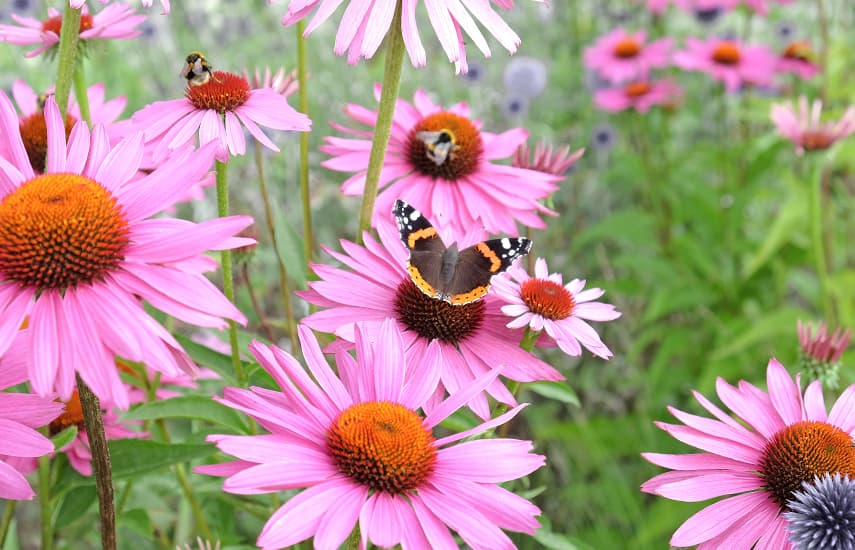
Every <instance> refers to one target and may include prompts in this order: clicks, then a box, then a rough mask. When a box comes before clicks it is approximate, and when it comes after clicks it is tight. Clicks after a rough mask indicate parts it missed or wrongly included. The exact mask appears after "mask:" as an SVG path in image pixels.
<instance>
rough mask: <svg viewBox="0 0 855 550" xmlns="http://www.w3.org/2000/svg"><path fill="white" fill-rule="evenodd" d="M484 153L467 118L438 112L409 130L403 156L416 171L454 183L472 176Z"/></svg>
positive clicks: (476, 130)
mask: <svg viewBox="0 0 855 550" xmlns="http://www.w3.org/2000/svg"><path fill="white" fill-rule="evenodd" d="M483 151H484V143H483V141H482V139H481V133H480V132H479V131H478V128H476V127H475V125H474V124H472V122H471V121H470V120H469V119H468V118H465V117H462V116H460V115H456V114H454V113H448V112H441V113H435V114H432V115H429V116H426V117H425V118H423V119H422V120H421V121H419V123H418V124H416V126H415V127H414V128H413V129H412V130H410V135H409V137H408V141H407V151H406V154H407V158H408V159H409V160H410V163H412V165H413V167H414V168H415V169H416V171H417V172H420V173H422V174H425V175H426V176H433V177H435V178H442V179H446V180H451V181H453V180H456V179H459V178H462V177H464V176H468V175H469V174H471V173H473V172H474V171H475V170H476V169H477V168H478V163H479V162H480V161H481V153H483Z"/></svg>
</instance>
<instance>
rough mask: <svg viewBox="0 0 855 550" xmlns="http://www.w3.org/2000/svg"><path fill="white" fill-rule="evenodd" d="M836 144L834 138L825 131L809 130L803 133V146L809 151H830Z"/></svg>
mask: <svg viewBox="0 0 855 550" xmlns="http://www.w3.org/2000/svg"><path fill="white" fill-rule="evenodd" d="M832 143H834V136H832V135H831V134H830V133H829V132H826V131H824V130H807V131H805V132H803V133H802V139H801V144H802V147H804V148H805V150H807V151H821V150H823V149H828V148H829V147H831V144H832Z"/></svg>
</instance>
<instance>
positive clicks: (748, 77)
mask: <svg viewBox="0 0 855 550" xmlns="http://www.w3.org/2000/svg"><path fill="white" fill-rule="evenodd" d="M674 64H675V65H677V66H678V67H680V68H681V69H683V70H686V71H700V72H705V73H707V74H709V75H710V76H711V77H713V78H714V79H715V80H720V81H722V82H723V83H724V87H725V89H726V90H727V91H728V92H735V91H737V90H739V87H740V86H742V85H743V84H751V85H754V86H766V85H768V84H771V82H772V77H773V76H774V73H775V67H776V66H777V64H778V58H777V56H776V55H775V54H774V53H772V51H771V50H769V49H768V48H767V47H766V46H754V45H747V44H742V43H741V42H738V41H736V40H724V39H720V38H711V39H709V40H699V39H697V38H687V39H686V49H685V50H683V51H679V52H677V53H675V54H674Z"/></svg>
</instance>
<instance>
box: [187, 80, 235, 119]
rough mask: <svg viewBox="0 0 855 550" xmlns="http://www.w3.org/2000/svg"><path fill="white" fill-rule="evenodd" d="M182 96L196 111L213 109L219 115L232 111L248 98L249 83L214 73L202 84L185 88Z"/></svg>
mask: <svg viewBox="0 0 855 550" xmlns="http://www.w3.org/2000/svg"><path fill="white" fill-rule="evenodd" d="M184 95H185V96H186V97H187V99H189V100H190V102H191V103H192V104H193V105H195V106H196V108H197V109H213V110H215V111H217V112H218V113H220V114H223V113H226V112H228V111H234V110H235V109H237V108H238V107H240V106H241V105H243V104H244V102H246V100H247V99H248V98H249V82H247V81H246V79H245V78H243V77H242V76H239V75H236V74H234V73H227V72H225V71H214V74H213V75H212V76H211V78H209V79H208V81H207V82H206V83H204V84H200V85H198V86H187V89H186V90H184Z"/></svg>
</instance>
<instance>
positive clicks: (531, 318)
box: [493, 258, 621, 359]
mask: <svg viewBox="0 0 855 550" xmlns="http://www.w3.org/2000/svg"><path fill="white" fill-rule="evenodd" d="M493 288H494V291H495V294H496V296H497V297H498V298H499V299H501V300H502V301H504V302H506V303H507V305H504V306H502V313H504V314H505V315H507V316H510V317H514V319H513V320H512V321H510V322H509V323H508V327H509V328H514V329H516V328H522V327H529V328H530V329H531V330H534V331H538V332H539V331H545V332H546V335H547V336H548V337H549V339H551V340H553V341H554V342H555V343H556V344H557V345H558V347H559V348H561V351H563V352H564V353H566V354H567V355H571V356H578V355H582V346H584V347H585V348H587V349H588V351H590V352H591V353H593V354H594V355H596V356H598V357H602V358H603V359H608V358H609V357H611V356H612V352H611V350H610V349H609V348H608V347H607V346H606V345H605V344H604V343H603V341H602V340H601V339H600V336H599V335H598V334H597V332H596V331H595V330H594V329H593V327H591V325H589V324H588V323H586V322H585V321H613V320H615V319H617V318H618V317H620V315H621V314H620V312H619V311H616V310H615V306H613V305H611V304H605V303H603V302H596V301H594V300H596V299H597V298H599V297H600V296H602V295H603V294H605V291H604V290H603V289H601V288H589V289H588V290H584V288H585V281H584V280H583V279H573V280H572V281H570V282H569V283H567V284H566V285H565V284H564V281H563V277H562V275H561V274H560V273H550V272H549V268H548V267H547V265H546V260H544V259H543V258H538V259H537V261H535V263H534V277H532V276H530V275H529V274H528V273H527V272H526V270H525V269H523V268H522V267H520V266H519V265H515V266H512V267H510V268H509V269H508V272H507V275H506V276H502V277H496V278H495V279H494V280H493Z"/></svg>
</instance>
